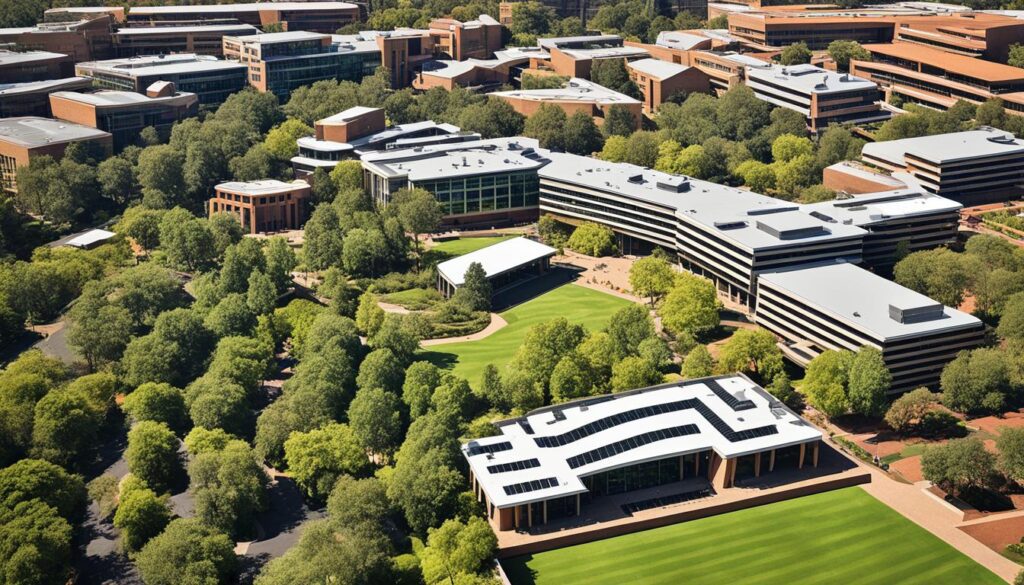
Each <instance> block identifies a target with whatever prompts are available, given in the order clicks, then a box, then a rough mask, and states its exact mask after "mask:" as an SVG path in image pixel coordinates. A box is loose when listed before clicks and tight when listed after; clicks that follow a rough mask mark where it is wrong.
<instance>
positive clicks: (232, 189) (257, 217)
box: [206, 179, 310, 234]
mask: <svg viewBox="0 0 1024 585" xmlns="http://www.w3.org/2000/svg"><path fill="white" fill-rule="evenodd" d="M309 195H310V187H309V184H308V183H306V182H304V181H292V182H291V183H285V182H283V181H277V180H274V179H267V180H264V181H249V182H238V181H232V182H229V183H221V184H220V185H217V186H216V187H214V195H213V198H211V199H210V200H209V201H207V204H206V207H207V211H208V212H209V214H210V216H213V214H215V213H222V212H223V213H230V214H232V215H234V216H235V217H237V218H238V221H239V222H240V223H241V224H242V229H243V230H245V231H247V232H248V233H250V234H258V233H263V232H276V231H281V230H297V229H299V228H301V227H302V225H303V224H305V223H306V218H307V217H308V216H309Z"/></svg>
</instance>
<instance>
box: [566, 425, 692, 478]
mask: <svg viewBox="0 0 1024 585" xmlns="http://www.w3.org/2000/svg"><path fill="white" fill-rule="evenodd" d="M699 432H700V429H698V428H697V425H682V426H678V427H669V428H667V429H659V430H657V431H650V432H647V433H642V434H639V435H636V436H634V437H629V438H628V439H623V440H621V441H616V442H614V443H612V444H610V445H605V446H604V447H599V448H597V449H592V450H590V451H587V452H586V453H580V454H579V455H574V456H572V457H570V458H569V459H567V460H566V462H567V463H568V464H569V467H570V468H571V469H576V468H577V467H582V466H584V465H586V464H588V463H593V462H595V461H600V460H602V459H607V458H609V457H613V456H615V455H618V454H619V453H622V452H624V451H630V450H632V449H637V448H639V447H643V446H644V445H648V444H650V443H653V442H655V441H663V440H665V439H671V438H673V437H683V436H685V435H696V434H697V433H699Z"/></svg>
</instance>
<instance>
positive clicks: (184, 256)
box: [160, 207, 215, 272]
mask: <svg viewBox="0 0 1024 585" xmlns="http://www.w3.org/2000/svg"><path fill="white" fill-rule="evenodd" d="M160 249H161V250H163V251H164V252H165V253H166V254H167V260H168V262H169V263H170V264H171V265H172V266H173V267H177V268H180V269H183V270H186V271H190V272H191V271H195V270H197V269H200V268H203V267H205V266H207V265H209V263H210V262H211V261H212V260H213V252H214V250H215V247H214V239H213V233H212V232H211V231H210V228H209V227H208V226H207V225H206V223H204V222H203V221H201V220H200V219H198V218H197V217H195V216H193V215H192V214H191V213H189V212H188V211H186V210H185V209H182V208H180V207H175V208H174V209H172V210H170V211H168V212H166V213H165V214H164V216H163V217H162V218H161V219H160Z"/></svg>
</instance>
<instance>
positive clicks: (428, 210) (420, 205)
mask: <svg viewBox="0 0 1024 585" xmlns="http://www.w3.org/2000/svg"><path fill="white" fill-rule="evenodd" d="M389 207H391V208H392V209H393V210H394V213H395V215H396V217H398V220H399V221H400V222H401V224H402V228H403V229H405V231H407V232H409V233H411V234H412V241H413V246H414V247H415V248H416V266H417V267H419V263H420V261H421V259H422V255H423V253H422V252H421V249H420V235H421V234H426V233H430V232H433V231H436V230H437V228H438V226H440V225H441V219H442V217H443V216H444V212H443V211H442V209H441V204H440V203H438V202H437V199H435V198H434V196H433V195H432V194H431V193H430V192H429V191H426V190H424V189H399V190H398V191H397V192H396V193H395V194H394V195H393V196H392V198H391V202H390V204H389Z"/></svg>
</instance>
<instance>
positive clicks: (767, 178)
mask: <svg viewBox="0 0 1024 585" xmlns="http://www.w3.org/2000/svg"><path fill="white" fill-rule="evenodd" d="M733 173H734V174H735V175H736V176H737V177H739V178H740V179H741V180H742V181H743V184H744V185H746V186H747V187H750V190H751V191H754V192H755V193H767V192H768V191H770V190H772V189H774V188H775V170H774V169H772V167H771V165H766V164H765V163H763V162H761V161H757V160H747V161H743V162H742V163H740V164H739V166H737V167H736V168H735V169H734V170H733Z"/></svg>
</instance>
